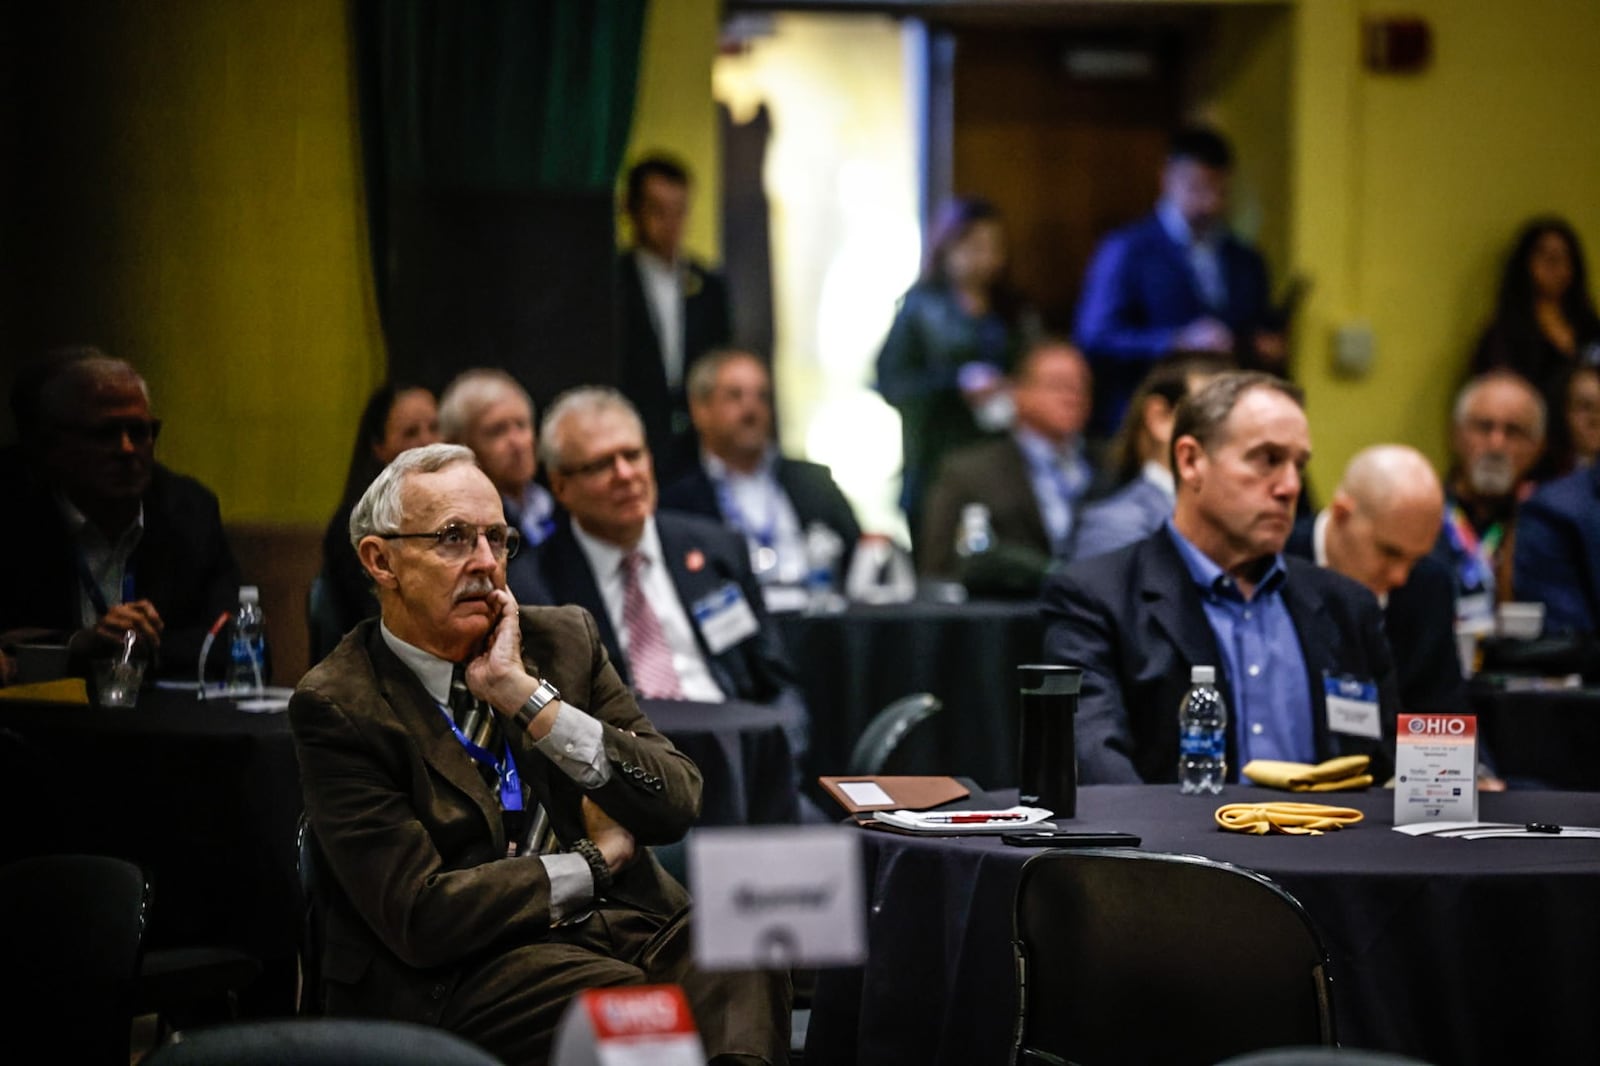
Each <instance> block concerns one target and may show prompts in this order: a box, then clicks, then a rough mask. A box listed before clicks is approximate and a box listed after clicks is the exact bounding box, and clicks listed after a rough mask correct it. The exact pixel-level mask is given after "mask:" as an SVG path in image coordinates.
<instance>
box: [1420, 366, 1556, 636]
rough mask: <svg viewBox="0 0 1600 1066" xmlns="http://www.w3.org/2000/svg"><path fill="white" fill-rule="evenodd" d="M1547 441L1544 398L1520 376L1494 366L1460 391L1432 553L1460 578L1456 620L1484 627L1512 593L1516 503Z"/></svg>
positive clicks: (1527, 487)
mask: <svg viewBox="0 0 1600 1066" xmlns="http://www.w3.org/2000/svg"><path fill="white" fill-rule="evenodd" d="M1544 439H1545V406H1544V398H1543V397H1542V396H1541V395H1540V394H1539V391H1538V390H1537V389H1535V388H1534V387H1533V385H1531V384H1529V382H1528V380H1527V379H1526V378H1524V377H1523V376H1522V375H1520V374H1516V373H1513V372H1511V371H1509V370H1491V371H1489V372H1488V373H1487V374H1483V375H1481V376H1480V377H1476V378H1473V379H1472V380H1471V381H1469V382H1467V384H1466V385H1465V386H1464V387H1463V388H1462V389H1461V391H1460V393H1458V394H1457V396H1456V406H1455V414H1454V426H1453V429H1452V433H1451V438H1450V444H1451V449H1452V451H1453V452H1454V461H1453V464H1452V466H1451V468H1450V473H1449V476H1448V477H1447V478H1446V479H1445V512H1444V525H1443V528H1442V529H1441V530H1440V531H1439V538H1438V541H1437V542H1436V543H1435V545H1434V548H1433V552H1432V554H1433V556H1434V557H1435V558H1437V559H1438V560H1439V561H1440V562H1442V563H1444V564H1445V565H1446V566H1447V567H1449V568H1450V572H1451V573H1452V574H1453V575H1454V576H1455V582H1456V618H1457V620H1458V621H1461V622H1465V623H1470V624H1474V625H1484V624H1486V622H1488V621H1490V620H1492V619H1493V616H1494V609H1495V605H1496V604H1500V603H1505V602H1507V601H1509V600H1511V599H1513V598H1514V597H1513V596H1512V590H1511V577H1512V572H1511V559H1512V540H1513V538H1514V536H1515V531H1516V517H1517V504H1518V502H1519V501H1521V500H1523V499H1525V498H1527V495H1528V493H1529V492H1531V491H1532V489H1533V483H1532V482H1531V481H1529V480H1528V476H1529V474H1530V472H1531V471H1532V470H1533V468H1534V464H1535V463H1537V462H1538V460H1539V455H1540V453H1541V451H1542V450H1543V448H1544Z"/></svg>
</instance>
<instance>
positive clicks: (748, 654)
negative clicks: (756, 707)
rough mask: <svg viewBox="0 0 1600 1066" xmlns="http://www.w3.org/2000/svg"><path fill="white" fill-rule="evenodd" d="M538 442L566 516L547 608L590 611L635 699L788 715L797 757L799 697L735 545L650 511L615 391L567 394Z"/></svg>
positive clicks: (631, 419) (543, 556)
mask: <svg viewBox="0 0 1600 1066" xmlns="http://www.w3.org/2000/svg"><path fill="white" fill-rule="evenodd" d="M539 447H540V449H541V451H542V453H543V456H542V457H543V459H544V463H545V469H546V470H548V471H549V473H550V487H551V489H552V490H553V491H554V492H555V494H556V499H557V500H558V501H560V503H561V506H562V508H563V509H564V510H565V512H566V514H565V515H564V516H563V517H562V519H561V520H559V521H558V522H557V524H556V530H555V532H554V533H552V534H551V535H550V538H549V539H548V540H546V541H545V542H544V543H543V544H541V545H540V546H539V565H540V570H541V573H542V574H543V576H544V583H545V585H546V587H548V588H549V590H550V592H551V594H552V595H553V596H554V597H555V600H556V602H557V603H575V604H577V605H578V606H580V607H583V608H586V609H587V610H588V611H589V612H590V613H591V614H593V615H594V617H595V619H596V620H597V621H598V622H599V624H600V636H601V639H603V640H604V641H605V644H606V648H607V650H608V651H610V653H611V658H612V661H613V662H615V663H616V664H617V671H618V672H619V673H620V674H621V675H622V678H623V680H624V681H625V682H627V683H628V684H630V685H631V686H633V688H634V690H635V691H636V692H638V693H639V694H640V695H641V696H646V697H652V698H655V699H673V700H692V701H695V702H700V703H721V702H723V701H724V700H744V701H747V702H752V703H775V702H781V703H783V704H784V705H786V706H789V707H792V708H795V709H796V710H798V711H799V712H800V713H798V714H796V715H794V716H793V721H794V723H795V724H794V726H793V727H792V728H791V730H790V736H789V741H790V746H791V748H792V749H793V751H794V753H795V756H796V757H797V758H799V757H800V756H802V755H803V754H804V752H805V750H806V748H807V746H808V730H807V727H806V725H805V720H806V719H805V713H804V701H803V699H802V697H801V696H800V692H799V689H798V688H797V687H796V685H795V679H794V674H793V671H792V669H791V668H790V666H789V661H788V657H787V656H786V655H785V654H784V651H783V645H782V641H781V640H780V639H779V636H778V633H777V631H776V629H774V627H773V626H772V623H771V622H770V620H769V619H768V617H767V611H766V607H765V605H764V603H763V600H762V596H761V591H760V587H759V586H758V585H757V583H756V579H755V576H754V574H753V573H752V571H751V568H750V554H749V551H748V550H747V549H746V546H745V542H744V538H743V537H741V536H739V535H738V534H736V533H734V532H732V531H730V530H728V529H727V528H725V527H724V526H722V525H721V524H720V523H718V522H713V521H710V520H708V519H705V518H701V517H699V516H697V515H689V514H681V513H677V512H673V511H657V509H656V499H657V496H656V478H655V468H654V463H653V457H652V455H651V452H650V449H649V446H648V445H647V444H646V442H645V431H644V426H643V423H642V422H641V420H640V418H639V414H638V412H637V410H636V409H635V408H634V406H633V405H632V404H631V403H629V402H628V400H627V398H626V397H624V396H623V395H622V394H621V393H620V392H617V391H616V390H615V389H609V388H602V387H598V386H589V387H585V388H579V389H572V390H570V391H568V392H567V393H565V394H563V395H562V396H560V397H559V398H557V400H556V402H555V403H554V404H553V405H551V407H550V409H549V411H548V412H546V414H545V418H544V424H543V425H542V426H541V427H540V433H539Z"/></svg>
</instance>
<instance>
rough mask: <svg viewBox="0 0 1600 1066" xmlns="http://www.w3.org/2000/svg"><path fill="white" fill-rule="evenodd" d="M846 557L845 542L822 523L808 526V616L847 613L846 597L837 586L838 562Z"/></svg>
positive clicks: (813, 523)
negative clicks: (845, 610)
mask: <svg viewBox="0 0 1600 1066" xmlns="http://www.w3.org/2000/svg"><path fill="white" fill-rule="evenodd" d="M843 555H844V542H843V541H842V540H840V538H839V534H837V533H835V532H834V531H833V530H831V529H829V528H828V527H827V526H825V525H823V524H822V523H821V522H812V523H811V524H810V525H808V526H806V613H807V614H836V613H838V612H839V611H842V610H844V608H845V602H844V597H843V596H841V595H839V591H838V588H837V587H836V583H837V581H838V578H839V560H840V558H841V557H842V556H843Z"/></svg>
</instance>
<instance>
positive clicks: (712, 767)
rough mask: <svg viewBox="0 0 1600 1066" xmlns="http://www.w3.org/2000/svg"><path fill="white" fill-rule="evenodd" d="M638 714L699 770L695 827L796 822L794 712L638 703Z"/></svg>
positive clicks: (735, 705) (746, 705)
mask: <svg viewBox="0 0 1600 1066" xmlns="http://www.w3.org/2000/svg"><path fill="white" fill-rule="evenodd" d="M639 709H640V710H642V711H644V714H645V717H646V718H649V719H650V721H651V723H652V724H654V725H655V727H656V728H657V729H659V730H660V731H661V733H662V735H663V736H665V737H666V738H667V739H668V740H671V741H672V743H673V746H674V747H676V748H677V749H678V750H679V751H681V752H683V753H684V754H685V755H687V756H689V758H691V759H693V760H694V763H695V765H696V766H698V767H700V777H701V780H702V782H703V786H702V788H701V793H700V820H699V822H698V823H696V824H698V825H783V824H791V823H794V822H797V821H798V820H799V818H800V792H799V787H798V781H797V778H796V768H795V765H794V757H793V755H792V753H791V751H790V748H789V736H788V732H787V730H790V729H793V728H796V727H797V725H798V721H799V719H800V713H799V711H797V710H794V709H791V708H787V707H769V706H761V705H758V704H753V703H738V702H728V703H694V702H690V701H686V700H640V701H639Z"/></svg>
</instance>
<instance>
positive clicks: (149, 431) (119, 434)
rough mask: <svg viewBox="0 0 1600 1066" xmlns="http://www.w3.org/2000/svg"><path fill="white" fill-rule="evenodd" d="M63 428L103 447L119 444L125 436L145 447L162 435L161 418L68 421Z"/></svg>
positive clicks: (138, 446) (136, 446)
mask: <svg viewBox="0 0 1600 1066" xmlns="http://www.w3.org/2000/svg"><path fill="white" fill-rule="evenodd" d="M62 428H64V429H65V430H67V432H69V433H75V434H77V435H78V436H80V437H82V438H83V439H84V440H86V441H88V442H89V443H91V444H94V445H97V446H99V447H102V448H115V447H117V446H119V445H120V444H121V443H122V438H123V437H124V436H126V437H127V438H128V443H129V444H132V445H133V446H134V447H135V448H143V447H145V446H146V445H149V444H154V443H155V439H156V438H157V437H159V436H160V435H161V419H159V418H111V419H107V420H105V421H104V422H87V423H68V424H67V425H65V426H63V427H62Z"/></svg>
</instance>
